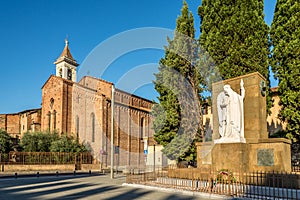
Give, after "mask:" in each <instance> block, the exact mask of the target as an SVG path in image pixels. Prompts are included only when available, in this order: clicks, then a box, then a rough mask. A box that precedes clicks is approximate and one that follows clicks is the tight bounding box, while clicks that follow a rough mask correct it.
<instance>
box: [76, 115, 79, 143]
mask: <svg viewBox="0 0 300 200" xmlns="http://www.w3.org/2000/svg"><path fill="white" fill-rule="evenodd" d="M76 137H77V139H79V117H78V115H77V116H76Z"/></svg>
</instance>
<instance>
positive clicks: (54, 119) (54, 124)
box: [53, 110, 56, 130]
mask: <svg viewBox="0 0 300 200" xmlns="http://www.w3.org/2000/svg"><path fill="white" fill-rule="evenodd" d="M53 130H56V110H54V111H53Z"/></svg>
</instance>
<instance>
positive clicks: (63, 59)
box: [54, 39, 79, 82]
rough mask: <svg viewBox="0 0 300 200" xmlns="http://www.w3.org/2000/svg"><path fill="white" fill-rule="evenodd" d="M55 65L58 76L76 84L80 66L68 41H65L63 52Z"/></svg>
mask: <svg viewBox="0 0 300 200" xmlns="http://www.w3.org/2000/svg"><path fill="white" fill-rule="evenodd" d="M54 64H55V65H56V76H59V77H62V78H64V79H67V80H70V81H73V82H76V69H77V66H78V65H79V64H77V62H76V60H74V58H73V56H72V54H71V52H70V49H69V41H68V40H67V39H66V40H65V48H64V50H63V52H62V53H61V55H60V56H59V57H58V58H57V60H56V61H55V62H54Z"/></svg>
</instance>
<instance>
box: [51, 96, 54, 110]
mask: <svg viewBox="0 0 300 200" xmlns="http://www.w3.org/2000/svg"><path fill="white" fill-rule="evenodd" d="M53 105H54V99H53V98H51V99H50V109H53Z"/></svg>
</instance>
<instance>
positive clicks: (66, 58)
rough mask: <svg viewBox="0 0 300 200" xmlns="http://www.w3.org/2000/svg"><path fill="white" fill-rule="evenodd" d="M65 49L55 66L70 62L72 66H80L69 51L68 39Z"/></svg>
mask: <svg viewBox="0 0 300 200" xmlns="http://www.w3.org/2000/svg"><path fill="white" fill-rule="evenodd" d="M65 44H66V45H65V48H64V50H63V51H62V53H61V54H60V56H59V57H58V58H57V60H56V61H55V62H54V64H57V63H60V62H62V61H66V62H69V63H70V64H73V65H75V66H78V64H77V63H76V60H75V59H74V58H73V56H72V54H71V52H70V49H69V41H68V40H67V39H66V40H65Z"/></svg>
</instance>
